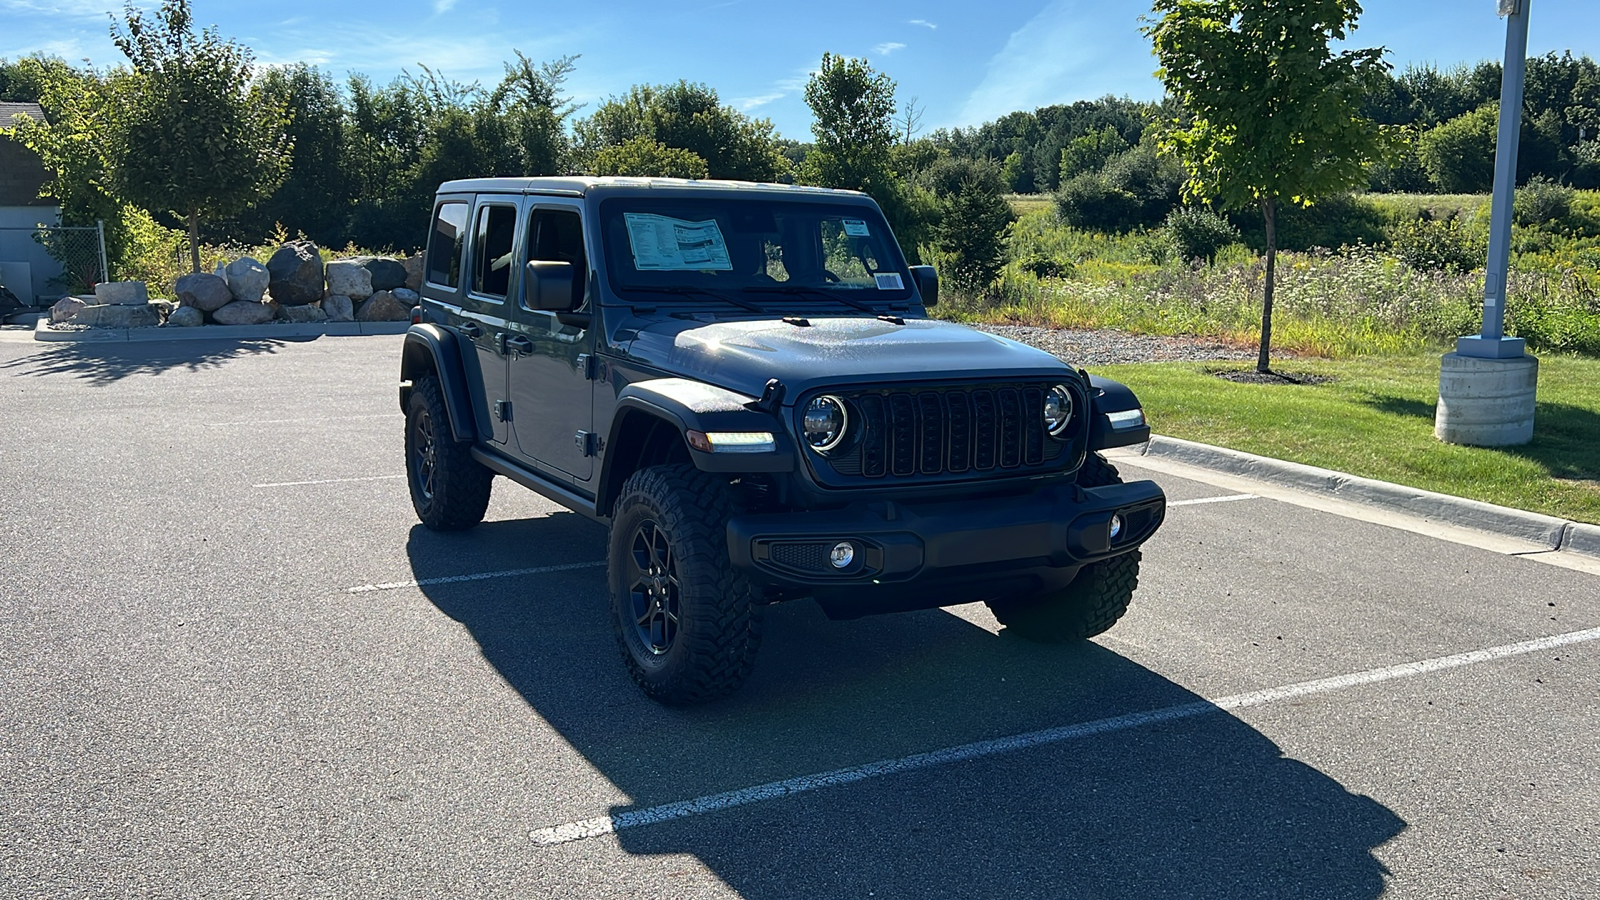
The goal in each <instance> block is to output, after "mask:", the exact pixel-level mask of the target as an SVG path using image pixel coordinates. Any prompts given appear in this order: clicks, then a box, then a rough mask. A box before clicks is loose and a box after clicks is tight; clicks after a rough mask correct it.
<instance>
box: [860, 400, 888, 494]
mask: <svg viewBox="0 0 1600 900" xmlns="http://www.w3.org/2000/svg"><path fill="white" fill-rule="evenodd" d="M856 408H857V409H859V410H860V411H861V418H862V419H864V420H865V421H864V422H863V423H862V425H863V428H862V434H861V474H863V475H865V476H867V477H868V478H882V477H883V476H884V475H885V474H886V473H887V472H888V462H887V461H888V458H889V452H888V448H887V447H886V446H884V445H885V441H886V439H887V438H888V436H889V433H888V430H887V429H886V428H884V404H883V398H882V397H880V396H878V395H877V394H867V395H866V396H864V397H862V398H860V399H859V400H857V401H856Z"/></svg>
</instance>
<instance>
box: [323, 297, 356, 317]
mask: <svg viewBox="0 0 1600 900" xmlns="http://www.w3.org/2000/svg"><path fill="white" fill-rule="evenodd" d="M322 312H323V314H325V315H326V316H327V317H328V321H329V322H354V321H355V320H356V305H355V303H354V302H353V301H351V299H350V298H349V297H346V296H345V295H343V294H334V295H333V296H331V297H323V298H322Z"/></svg>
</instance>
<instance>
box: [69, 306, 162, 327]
mask: <svg viewBox="0 0 1600 900" xmlns="http://www.w3.org/2000/svg"><path fill="white" fill-rule="evenodd" d="M72 324H74V325H90V326H93V327H95V328H148V327H150V326H153V325H160V324H161V314H160V313H158V312H156V311H155V309H153V308H152V307H151V306H150V304H148V303H146V304H145V305H144V306H128V305H123V304H111V303H102V304H97V305H94V306H85V307H84V308H83V309H80V310H78V314H77V315H75V316H73V317H72Z"/></svg>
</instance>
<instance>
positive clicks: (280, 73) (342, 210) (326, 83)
mask: <svg viewBox="0 0 1600 900" xmlns="http://www.w3.org/2000/svg"><path fill="white" fill-rule="evenodd" d="M257 84H258V87H259V89H260V91H261V94H262V96H263V97H265V98H266V100H267V102H268V103H269V104H271V105H273V106H278V107H281V108H283V110H284V111H285V119H286V121H285V125H284V130H285V133H286V134H287V135H288V137H289V141H290V144H291V145H292V148H293V149H292V150H291V151H290V162H289V171H288V175H287V176H286V177H285V179H284V181H283V184H281V185H279V186H278V189H277V190H276V191H274V192H273V193H272V195H271V196H269V197H267V198H266V199H265V200H263V201H261V202H259V203H257V204H255V205H254V206H252V207H250V208H249V209H246V210H245V211H244V212H243V213H241V214H240V215H239V216H238V217H237V218H235V219H234V220H233V221H232V222H230V223H227V224H228V231H229V233H230V235H231V236H233V237H234V238H235V239H239V238H243V239H244V240H247V241H256V240H260V239H261V238H262V237H264V236H265V235H267V234H269V233H270V232H272V230H273V229H274V227H275V226H277V225H281V226H283V228H284V229H285V230H286V231H288V232H289V233H291V234H292V233H296V232H299V233H303V234H305V235H307V236H308V237H310V238H311V239H312V240H314V241H316V242H317V243H319V244H321V245H323V246H325V247H327V246H338V245H340V244H343V243H344V242H345V241H347V240H349V220H350V205H351V203H352V201H353V199H354V194H353V191H352V185H351V183H350V182H351V176H350V173H349V172H348V170H347V167H348V159H349V156H350V154H349V151H348V149H347V147H346V146H345V143H346V140H347V132H346V129H345V118H346V116H347V114H348V112H347V110H346V108H345V102H344V97H343V96H342V95H341V93H340V91H339V85H338V84H337V83H336V82H335V81H334V80H333V78H332V77H331V76H329V75H327V74H326V73H324V72H322V71H319V70H318V69H316V68H313V67H311V66H307V65H305V64H303V63H302V64H299V65H295V66H292V67H289V68H269V69H265V70H264V71H262V73H261V77H260V79H259V81H258V83H257Z"/></svg>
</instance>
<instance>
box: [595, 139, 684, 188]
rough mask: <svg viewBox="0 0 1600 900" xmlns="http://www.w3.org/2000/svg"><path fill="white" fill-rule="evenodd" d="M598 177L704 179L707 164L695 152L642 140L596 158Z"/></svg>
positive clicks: (628, 143) (613, 147)
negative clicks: (626, 176)
mask: <svg viewBox="0 0 1600 900" xmlns="http://www.w3.org/2000/svg"><path fill="white" fill-rule="evenodd" d="M592 167H593V169H594V173H595V174H596V175H632V176H635V177H639V178H704V177H706V161H705V160H704V159H701V158H700V156H699V155H697V154H695V153H694V152H692V151H689V150H685V149H683V148H682V147H668V146H667V145H666V144H663V143H660V142H659V141H655V140H652V139H650V138H648V137H644V136H642V135H641V136H640V137H636V138H633V139H632V140H630V141H627V142H626V143H622V144H617V145H615V146H612V147H606V148H605V149H603V150H601V151H600V152H599V153H596V154H595V155H594V162H593V164H592Z"/></svg>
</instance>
